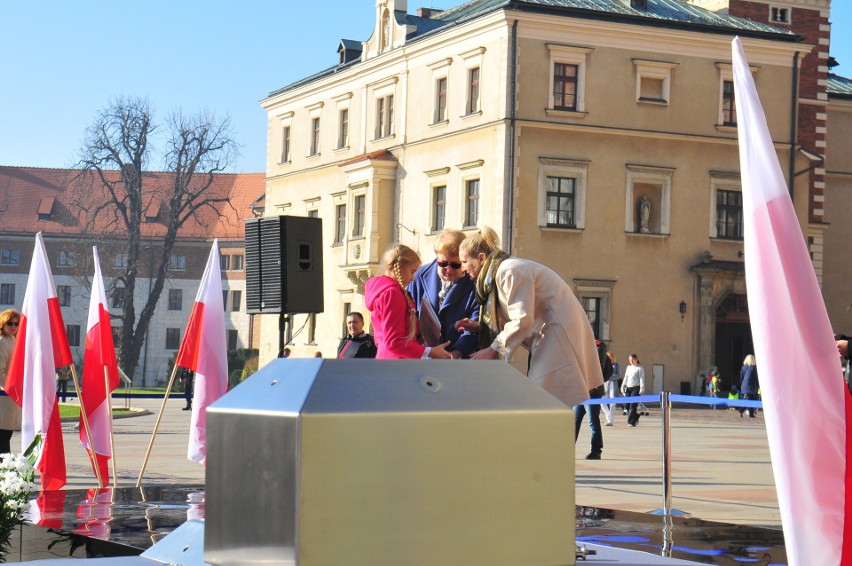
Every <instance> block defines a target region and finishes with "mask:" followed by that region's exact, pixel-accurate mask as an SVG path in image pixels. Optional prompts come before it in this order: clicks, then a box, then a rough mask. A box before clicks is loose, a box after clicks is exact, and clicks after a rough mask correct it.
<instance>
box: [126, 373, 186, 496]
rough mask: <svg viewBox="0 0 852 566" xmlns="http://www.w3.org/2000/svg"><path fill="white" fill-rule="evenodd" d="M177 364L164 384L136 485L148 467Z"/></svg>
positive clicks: (140, 481) (137, 485) (139, 482)
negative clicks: (164, 390) (161, 399)
mask: <svg viewBox="0 0 852 566" xmlns="http://www.w3.org/2000/svg"><path fill="white" fill-rule="evenodd" d="M177 370H178V365H177V364H175V366H174V368H172V375H171V377H170V378H169V384H168V385H167V386H166V394H165V395H164V396H163V404H162V405H161V406H160V413H159V414H158V415H157V421H156V422H155V423H154V432H153V433H151V441H150V442H149V443H148V450H147V451H146V452H145V460H144V461H143V462H142V469H141V470H139V477H138V478H137V479H136V487H139V486H140V485H142V476H143V475H145V468H147V467H148V458H150V457H151V448H152V447H153V446H154V439H155V438H157V430H158V429H159V428H160V420H161V419H162V418H163V413H164V412H165V411H166V402H167V401H168V400H169V394H170V393H171V392H172V385H174V383H175V376H176V375H177Z"/></svg>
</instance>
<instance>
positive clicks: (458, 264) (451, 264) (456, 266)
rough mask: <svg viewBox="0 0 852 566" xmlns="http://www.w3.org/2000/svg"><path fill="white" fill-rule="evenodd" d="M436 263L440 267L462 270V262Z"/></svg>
mask: <svg viewBox="0 0 852 566" xmlns="http://www.w3.org/2000/svg"><path fill="white" fill-rule="evenodd" d="M436 263H437V264H438V267H447V266H449V267H452V268H453V269H461V268H462V264H461V262H458V261H438V262H436Z"/></svg>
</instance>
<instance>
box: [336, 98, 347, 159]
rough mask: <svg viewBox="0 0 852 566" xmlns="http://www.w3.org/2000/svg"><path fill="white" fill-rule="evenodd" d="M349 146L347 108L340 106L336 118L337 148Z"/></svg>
mask: <svg viewBox="0 0 852 566" xmlns="http://www.w3.org/2000/svg"><path fill="white" fill-rule="evenodd" d="M348 146H349V109H348V108H341V109H340V112H339V113H338V118H337V149H341V148H344V147H348Z"/></svg>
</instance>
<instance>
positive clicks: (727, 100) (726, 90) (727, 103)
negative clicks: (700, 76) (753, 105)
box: [722, 80, 737, 126]
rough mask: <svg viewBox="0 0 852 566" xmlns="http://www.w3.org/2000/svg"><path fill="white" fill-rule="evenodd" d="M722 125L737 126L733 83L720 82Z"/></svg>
mask: <svg viewBox="0 0 852 566" xmlns="http://www.w3.org/2000/svg"><path fill="white" fill-rule="evenodd" d="M722 125H723V126H736V125H737V105H736V101H735V99H734V81H732V80H730V81H722Z"/></svg>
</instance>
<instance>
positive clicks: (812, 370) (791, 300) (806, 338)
mask: <svg viewBox="0 0 852 566" xmlns="http://www.w3.org/2000/svg"><path fill="white" fill-rule="evenodd" d="M733 68H734V88H735V94H736V96H735V99H736V106H737V120H738V126H737V129H738V134H739V146H740V169H741V172H742V187H743V215H744V227H745V268H746V288H747V291H748V307H749V315H750V318H751V329H752V338H753V340H754V349H755V356H756V358H757V366H758V368H760V388H761V393H762V396H763V406H764V408H765V413H764V414H765V418H766V432H767V436H768V438H769V450H770V454H771V456H772V469H773V471H774V473H775V486H776V490H777V492H778V505H779V507H780V510H781V521H782V525H783V527H784V540H785V546H786V549H787V559H788V561H789V563H790V565H791V566H803V565H810V564H819V565H820V566H840V565H848V564H852V548H851V547H850V543H852V525H850V522H849V521H847V520H846V519H847V517H848V515H847V510H848V509H849V507H850V502H851V501H852V500H850V495H852V489H850V485H852V481H850V479H852V470H851V469H850V467H849V460H848V459H847V452H848V451H849V448H850V441H852V434H850V429H849V426H850V422H852V419H850V415H852V412H850V411H852V398H850V395H849V393H848V391H847V389H846V386H845V383H844V381H843V377H842V375H841V369H840V360H839V357H838V355H837V349H836V348H835V343H834V336H833V332H832V329H831V323H830V322H829V319H828V314H827V313H826V310H825V304H824V303H823V300H822V293H821V291H820V288H819V284H818V283H817V278H816V274H815V273H814V268H813V264H812V263H811V258H810V255H809V253H808V248H807V246H806V245H805V241H804V239H803V237H802V228H801V225H800V224H799V219H798V218H797V217H796V212H795V210H794V209H793V203H792V200H791V199H790V195H789V194H788V192H787V187H786V183H785V181H784V175H783V174H782V172H781V166H780V165H779V163H778V155H777V153H776V150H775V147H774V145H773V143H772V138H771V137H770V134H769V128H768V127H767V124H766V118H765V116H764V113H763V108H762V107H761V105H760V100H759V98H758V95H757V89H756V88H755V86H754V79H753V78H752V76H751V71H750V70H749V66H748V62H747V61H746V58H745V54H744V52H743V48H742V44H741V42H740V39H739V38H735V39H734V41H733Z"/></svg>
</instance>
